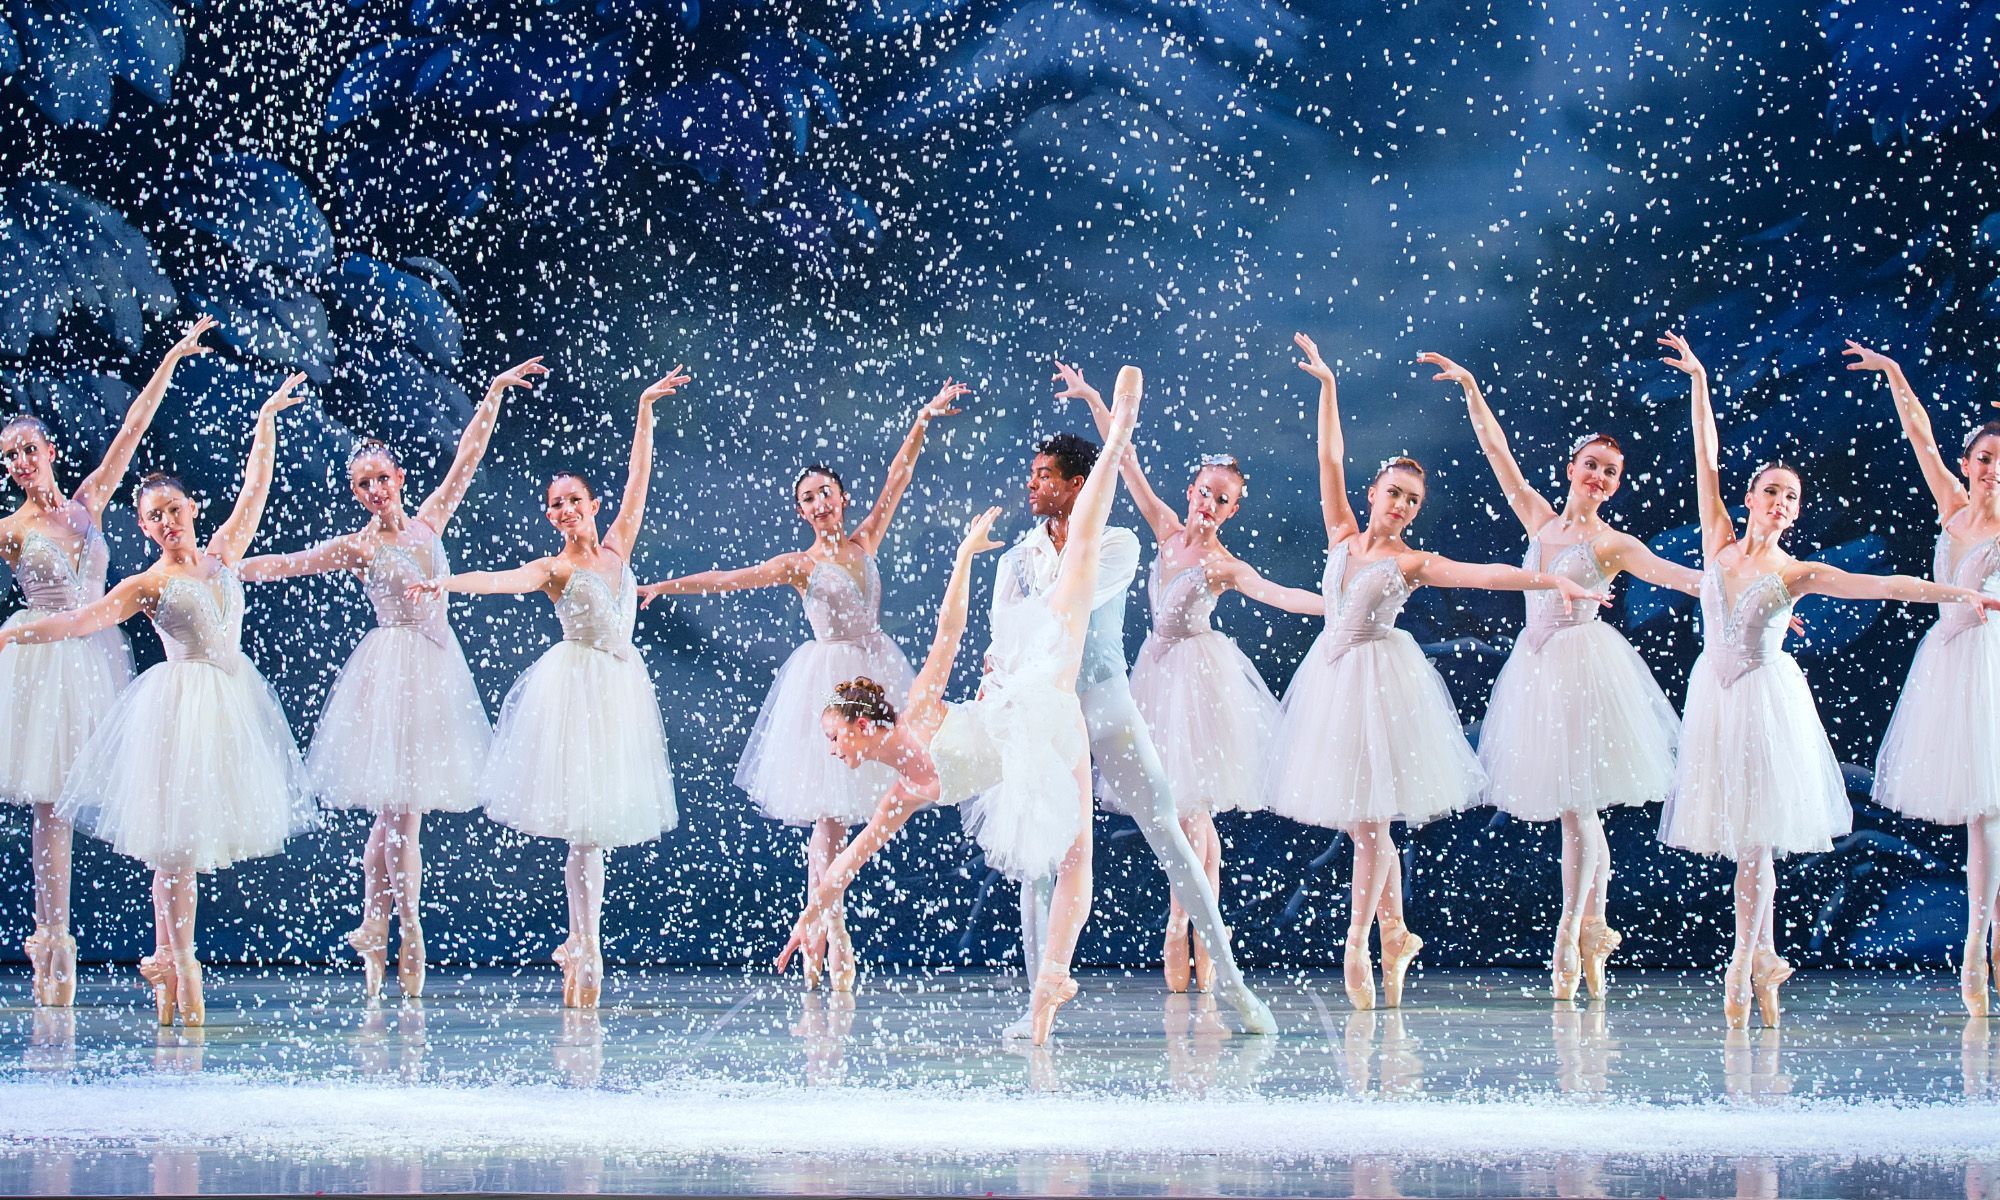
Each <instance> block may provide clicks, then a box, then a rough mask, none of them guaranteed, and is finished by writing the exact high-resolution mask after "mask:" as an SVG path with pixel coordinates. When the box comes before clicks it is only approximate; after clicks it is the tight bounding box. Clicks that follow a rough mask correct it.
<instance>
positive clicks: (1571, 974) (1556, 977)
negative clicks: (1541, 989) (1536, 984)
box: [1549, 925, 1583, 1000]
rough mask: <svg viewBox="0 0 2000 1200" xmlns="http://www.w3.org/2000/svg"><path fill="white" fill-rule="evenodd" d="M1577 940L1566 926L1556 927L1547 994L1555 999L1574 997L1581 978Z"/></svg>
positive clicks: (1570, 998)
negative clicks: (1554, 947)
mask: <svg viewBox="0 0 2000 1200" xmlns="http://www.w3.org/2000/svg"><path fill="white" fill-rule="evenodd" d="M1579 940H1580V939H1578V938H1576V937H1572V936H1571V935H1570V931H1569V929H1568V928H1567V927H1564V926H1560V925H1559V926H1557V927H1556V949H1555V954H1554V956H1553V957H1552V958H1551V960H1550V963H1549V995H1550V996H1551V997H1553V998H1555V999H1557V1000H1574V999H1576V987H1577V984H1578V983H1579V982H1580V981H1581V980H1582V978H1583V954H1582V951H1581V948H1580V946H1579V944H1578V943H1579Z"/></svg>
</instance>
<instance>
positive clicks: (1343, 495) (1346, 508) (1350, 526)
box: [1292, 333, 1361, 547]
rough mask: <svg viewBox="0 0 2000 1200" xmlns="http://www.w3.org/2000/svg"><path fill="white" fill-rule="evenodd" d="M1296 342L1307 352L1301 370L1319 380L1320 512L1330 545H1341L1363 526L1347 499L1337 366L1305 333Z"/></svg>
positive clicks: (1294, 338) (1344, 441)
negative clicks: (1334, 367)
mask: <svg viewBox="0 0 2000 1200" xmlns="http://www.w3.org/2000/svg"><path fill="white" fill-rule="evenodd" d="M1292 344H1293V345H1295V346H1297V347H1298V348H1299V349H1300V350H1301V351H1303V352H1304V353H1305V358H1303V359H1301V360H1300V361H1299V364H1298V367H1299V370H1301V371H1304V372H1305V373H1306V374H1308V375H1310V376H1312V377H1313V378H1314V379H1317V380H1319V420H1318V425H1319V513H1320V518H1321V519H1322V520H1323V521H1325V522H1326V544H1327V545H1328V546H1329V547H1332V546H1338V545H1339V544H1340V543H1342V542H1344V541H1346V540H1347V539H1348V538H1350V537H1352V536H1354V534H1355V533H1356V532H1358V531H1359V530H1360V528H1361V526H1360V524H1359V523H1358V522H1357V521H1355V519H1354V506H1353V505H1351V504H1349V503H1348V502H1347V438H1346V435H1345V434H1343V433H1342V432H1341V428H1340V395H1339V393H1338V392H1337V391H1336V390H1335V389H1334V385H1333V368H1332V367H1329V366H1327V365H1326V360H1325V359H1323V358H1321V357H1320V356H1319V346H1318V345H1317V344H1315V343H1314V342H1313V340H1312V339H1311V338H1309V337H1307V336H1306V335H1305V334H1303V333H1295V334H1293V335H1292Z"/></svg>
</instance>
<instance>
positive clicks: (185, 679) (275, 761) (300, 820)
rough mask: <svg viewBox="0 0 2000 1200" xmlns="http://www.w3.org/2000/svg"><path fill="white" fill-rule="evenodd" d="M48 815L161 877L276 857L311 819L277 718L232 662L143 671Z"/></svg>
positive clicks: (294, 746)
mask: <svg viewBox="0 0 2000 1200" xmlns="http://www.w3.org/2000/svg"><path fill="white" fill-rule="evenodd" d="M57 810H58V811H59V812H61V813H62V814H63V815H64V816H66V817H68V818H69V819H70V820H72V821H74V822H75V823H76V827H77V828H78V829H81V830H83V831H84V832H86V833H89V834H90V835H91V836H93V837H97V838H100V839H102V840H104V841H106V842H109V843H110V844H111V848H112V849H114V850H116V851H118V852H119V853H120V854H127V855H130V856H131V857H133V858H136V859H138V860H140V861H141V862H143V863H145V864H146V865H148V866H150V867H152V868H153V869H154V870H158V871H214V870H217V869H219V868H222V867H226V866H229V865H230V864H231V863H237V862H241V861H243V860H244V859H249V858H262V857H264V856H265V855H270V854H276V853H277V852H278V851H279V850H281V849H283V847H284V844H285V839H286V838H288V837H290V836H291V835H292V834H295V833H299V832H302V831H304V830H306V829H310V828H311V827H312V826H313V824H314V823H315V820H316V812H315V810H314V808H313V804H312V796H311V793H310V791H309V790H308V788H307V786H306V772H305V764H304V763H303V762H302V761H300V759H299V747H298V743H296V742H295V741H293V740H292V730H291V726H290V725H289V724H288V723H287V722H286V721H285V714H284V710H283V709H281V708H280V707H279V706H278V698H277V696H276V695H275V694H273V693H272V691H271V685H270V684H268V683H266V682H265V681H264V677H263V676H262V675H260V674H258V673H257V668H256V667H254V666H252V665H251V664H250V660H249V659H247V658H243V657H241V656H239V657H238V658H237V660H236V661H235V663H234V664H233V665H231V666H218V665H216V664H215V663H209V662H164V663H160V664H159V665H157V666H154V667H149V668H147V670H146V671H145V673H144V674H142V675H140V676H139V678H137V679H136V680H134V681H133V682H132V686H130V687H128V688H126V689H125V691H124V692H123V693H122V694H121V695H120V696H119V697H118V703H117V704H116V705H114V706H113V707H112V710H111V712H110V713H108V714H106V716H105V718H104V720H103V721H102V722H101V723H99V725H98V727H97V731H96V732H95V733H93V734H91V736H90V741H89V742H87V743H86V744H85V745H84V748H83V752H82V753H81V754H79V755H77V759H76V765H75V766H74V767H73V768H71V770H70V774H69V781H68V782H67V783H66V784H65V785H64V787H63V794H62V801H61V802H60V804H59V805H58V806H57Z"/></svg>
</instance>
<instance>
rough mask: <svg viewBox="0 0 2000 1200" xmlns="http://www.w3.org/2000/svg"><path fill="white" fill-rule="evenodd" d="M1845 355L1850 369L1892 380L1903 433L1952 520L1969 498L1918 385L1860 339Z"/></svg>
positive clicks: (1941, 511)
mask: <svg viewBox="0 0 2000 1200" xmlns="http://www.w3.org/2000/svg"><path fill="white" fill-rule="evenodd" d="M1841 353H1842V354H1843V355H1847V356H1850V357H1852V358H1853V359H1854V361H1853V362H1851V363H1848V364H1847V369H1848V370H1850V371H1879V372H1881V373H1882V378H1883V379H1885V380H1887V381H1888V383H1889V394H1890V395H1891V396H1893V397H1895V400H1896V416H1897V417H1898V418H1899V419H1901V421H1902V423H1903V436H1904V437H1906V438H1908V439H1909V441H1910V449H1912V450H1914V451H1916V453H1917V466H1918V467H1919V468H1921V469H1922V471H1923V473H1924V483H1925V484H1927V485H1928V486H1929V487H1930V489H1931V498H1932V499H1933V500H1936V501H1937V507H1938V519H1939V520H1940V521H1949V520H1951V519H1952V518H1953V517H1954V516H1956V515H1958V510H1959V509H1961V508H1964V507H1965V506H1966V504H1967V503H1968V502H1969V497H1968V496H1967V495H1966V494H1965V485H1964V484H1963V483H1960V482H1959V480H1958V476H1957V475H1955V474H1953V473H1952V470H1951V467H1950V466H1948V465H1947V464H1946V463H1945V461H1944V455H1943V454H1941V453H1940V452H1939V451H1938V444H1937V435H1936V434H1935V433H1933V432H1932V431H1931V417H1930V414H1929V413H1927V412H1925V411H1924V402H1923V401H1922V400H1919V399H1917V392H1916V389H1915V388H1912V387H1911V386H1910V381H1909V379H1908V378H1906V377H1905V376H1904V375H1903V368H1902V367H1900V366H1898V365H1897V364H1896V361H1895V360H1894V359H1892V358H1890V357H1889V356H1888V355H1886V354H1878V353H1876V352H1875V351H1873V350H1870V349H1868V348H1867V347H1866V346H1863V345H1862V344H1861V343H1860V342H1855V341H1850V342H1848V343H1847V349H1845V350H1842V351H1841Z"/></svg>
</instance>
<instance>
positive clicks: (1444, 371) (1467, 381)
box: [1417, 350, 1479, 388]
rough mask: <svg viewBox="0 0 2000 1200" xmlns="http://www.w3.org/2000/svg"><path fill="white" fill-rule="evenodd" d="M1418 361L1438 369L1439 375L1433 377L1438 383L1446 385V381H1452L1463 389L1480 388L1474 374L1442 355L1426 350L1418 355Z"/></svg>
mask: <svg viewBox="0 0 2000 1200" xmlns="http://www.w3.org/2000/svg"><path fill="white" fill-rule="evenodd" d="M1417 361H1418V362H1420V363H1428V364H1430V365H1431V366H1433V367H1436V368H1437V369H1438V373H1437V374H1435V375H1433V376H1431V378H1432V379H1433V380H1435V381H1436V382H1438V383H1444V382H1446V381H1450V382H1452V383H1455V384H1457V385H1458V386H1460V387H1462V388H1474V387H1478V386H1479V384H1478V381H1476V380H1474V379H1473V378H1472V372H1470V371H1468V370H1466V369H1465V368H1464V367H1461V366H1459V365H1458V364H1457V363H1455V362H1453V361H1451V360H1450V359H1448V358H1446V357H1445V356H1444V355H1442V354H1438V353H1436V352H1434V351H1430V350H1426V351H1424V352H1423V353H1422V354H1419V355H1417Z"/></svg>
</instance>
